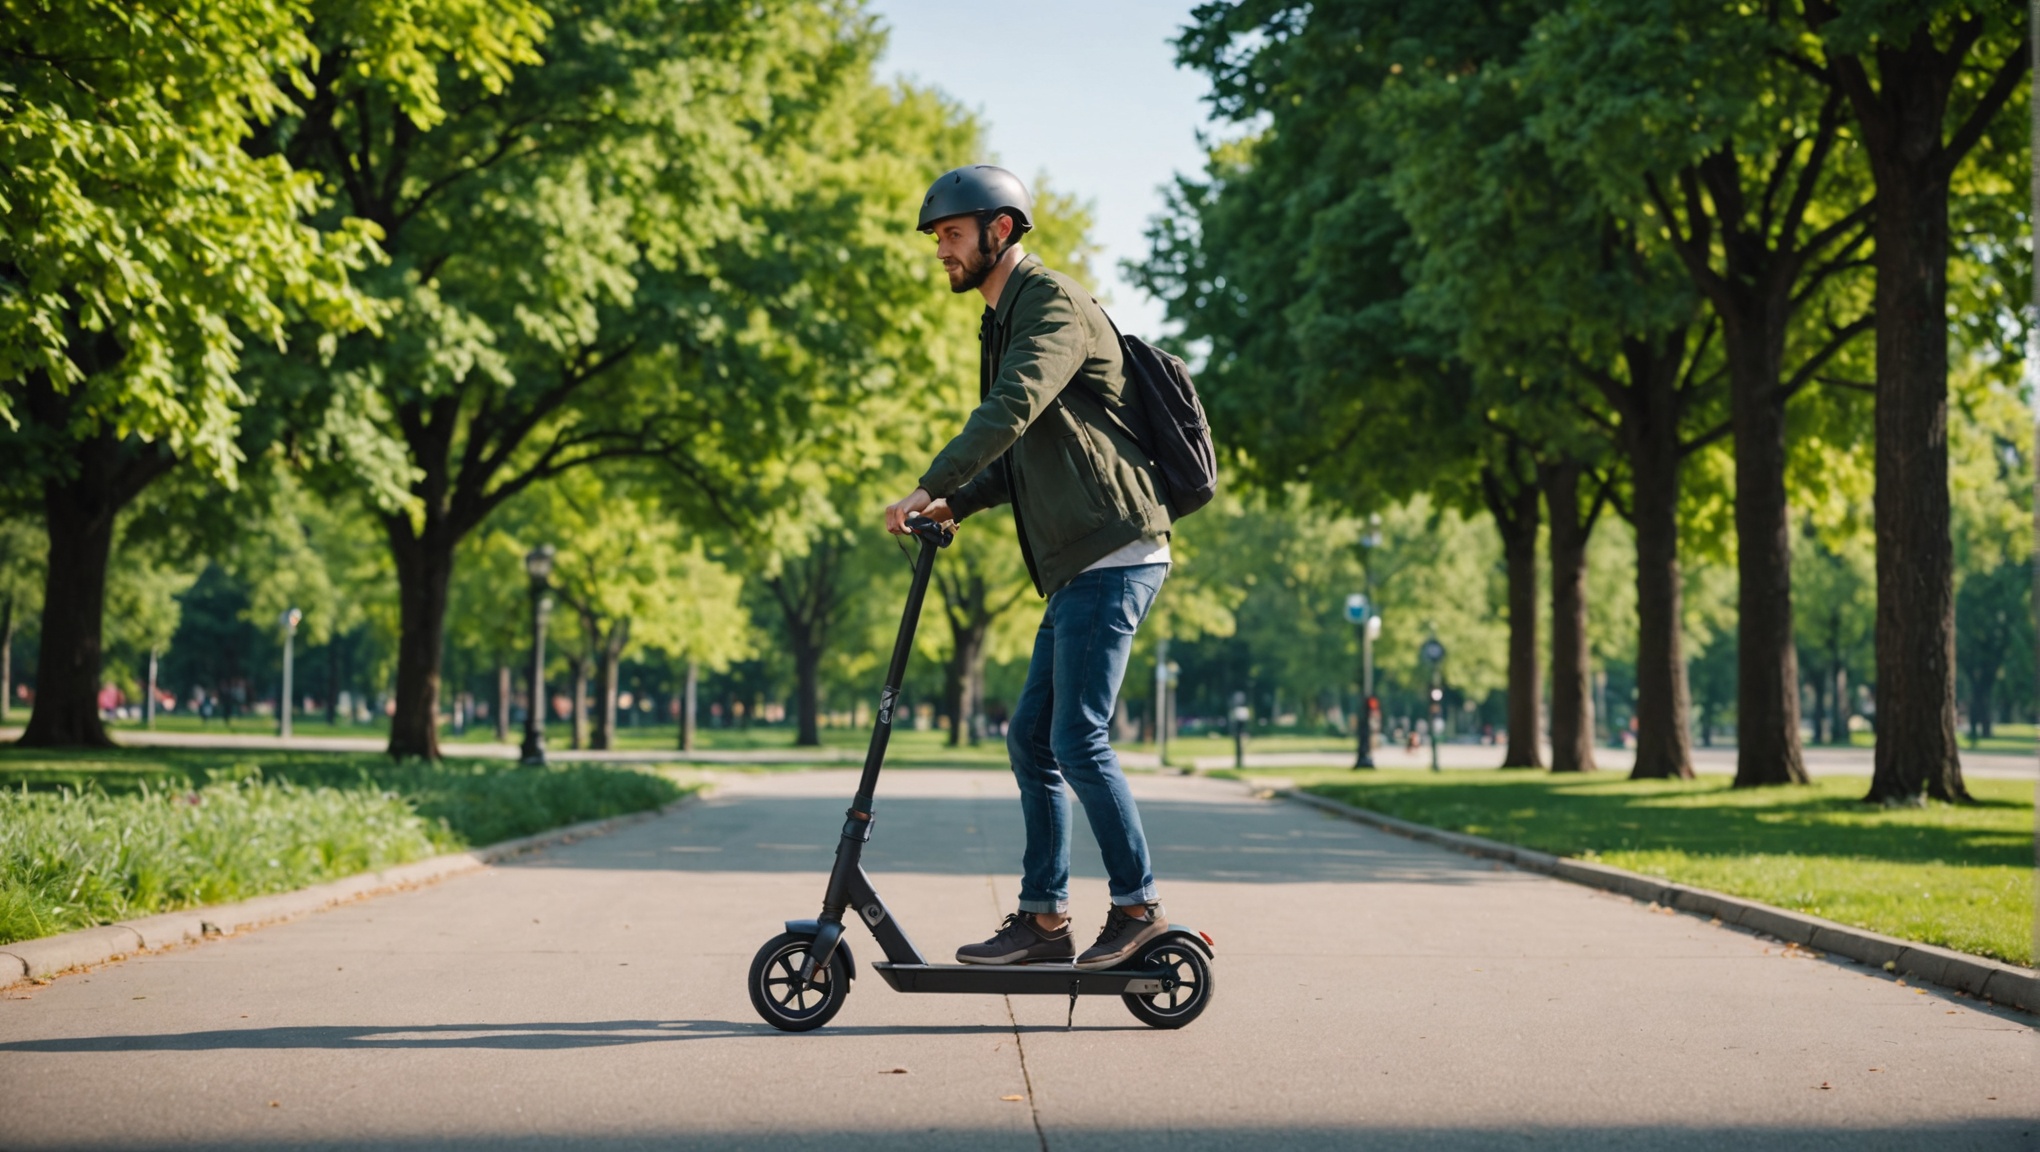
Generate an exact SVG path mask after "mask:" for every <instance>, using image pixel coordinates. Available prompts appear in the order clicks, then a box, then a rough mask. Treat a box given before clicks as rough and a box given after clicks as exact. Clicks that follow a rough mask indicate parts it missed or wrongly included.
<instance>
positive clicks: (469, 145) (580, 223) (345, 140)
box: [277, 0, 899, 756]
mask: <svg viewBox="0 0 2040 1152" xmlns="http://www.w3.org/2000/svg"><path fill="white" fill-rule="evenodd" d="M558 15H559V17H560V19H559V20H558V21H557V26H556V27H555V29H554V32H553V34H552V36H551V38H550V39H549V40H548V41H547V42H546V46H545V51H546V62H545V63H544V65H543V66H541V67H533V68H526V69H523V70H521V71H519V72H517V73H516V74H515V76H514V77H513V78H512V79H511V81H510V82H509V83H508V84H507V85H506V86H504V88H503V90H502V92H501V93H500V94H491V93H489V92H486V91H483V90H481V89H480V88H478V87H477V86H476V85H474V84H473V83H472V82H470V81H466V80H464V79H463V78H462V77H461V76H460V75H459V74H458V73H457V72H456V71H454V70H452V69H451V68H449V70H448V72H447V74H446V75H445V76H444V77H443V78H442V80H443V82H444V83H445V84H446V85H447V86H448V88H449V89H450V90H456V91H459V92H460V93H461V94H462V100H461V101H460V102H459V103H458V104H457V106H456V107H455V110H454V111H453V113H452V114H451V115H449V116H448V117H447V118H446V119H445V120H444V121H443V122H442V123H439V124H437V125H436V126H433V125H425V124H421V123H418V122H417V121H416V120H415V118H413V117H411V116H409V115H407V114H406V113H405V110H404V109H403V108H401V107H397V106H393V105H392V102H391V100H390V99H389V98H388V97H387V95H386V94H385V93H383V92H381V91H379V90H377V89H375V88H373V87H367V88H364V87H363V86H362V85H360V84H359V83H358V82H357V81H356V79H355V77H354V74H353V71H352V69H351V68H350V67H349V65H348V51H347V49H346V47H345V46H344V45H342V46H335V47H333V48H332V49H331V50H330V51H329V53H328V55H327V56H326V57H325V58H324V59H325V61H326V64H325V66H324V67H322V70H321V72H320V73H319V75H318V76H317V77H316V78H315V79H316V80H317V88H316V91H315V93H314V94H313V95H312V97H311V98H310V99H309V101H308V107H309V109H310V113H309V114H308V115H307V117H306V118H305V119H304V120H303V121H302V122H301V123H300V124H298V125H296V126H295V130H294V131H293V132H291V133H289V134H285V135H282V136H280V138H279V139H278V141H277V145H278V146H279V147H281V148H283V149H284V150H285V152H286V154H288V155H290V156H292V157H293V158H294V159H295V160H296V161H297V162H299V163H301V164H303V165H308V166H316V167H317V168H318V169H319V170H320V171H321V172H323V173H324V174H325V175H326V177H327V178H328V179H329V180H330V181H332V183H333V184H334V186H336V187H338V188H340V189H341V190H342V193H343V198H344V202H345V203H346V204H347V206H348V208H349V210H350V211H352V212H354V213H355V214H357V215H359V216H362V217H363V218H366V219H369V220H371V221H374V222H375V223H376V224H377V226H378V227H379V229H380V230H381V239H380V241H379V243H380V245H381V247H382V250H383V251H384V253H385V254H386V256H387V258H388V262H389V267H388V268H387V270H385V271H384V272H382V273H381V274H379V275H378V276H377V278H376V282H375V289H376V292H377V294H378V296H379V297H380V298H381V299H383V300H385V301H386V302H388V304H389V306H390V308H391V309H392V311H393V313H394V314H393V317H392V319H391V320H390V321H388V322H387V323H386V324H385V325H384V326H383V329H382V331H381V333H380V334H377V335H373V336H361V337H356V338H354V339H351V340H349V341H347V342H345V343H344V344H343V346H342V348H341V352H340V355H339V358H338V362H337V363H338V366H339V371H336V372H333V373H329V374H327V377H326V380H325V384H326V388H325V390H324V391H323V392H321V393H320V396H321V397H322V398H323V402H324V405H325V407H324V408H323V409H320V410H319V411H320V412H321V413H322V415H321V418H322V419H323V418H325V416H330V415H332V414H335V413H340V414H347V413H352V414H354V415H353V416H352V419H353V423H352V424H349V425H347V429H348V430H349V431H350V433H351V434H352V436H353V439H352V440H351V441H348V442H345V443H342V442H340V441H341V438H340V437H338V436H337V435H336V436H335V437H333V440H334V446H335V447H336V448H337V449H339V450H340V454H341V455H342V456H343V457H344V458H345V459H346V461H347V462H348V463H349V464H350V465H351V466H353V467H354V468H355V469H356V470H357V471H359V472H364V473H369V474H371V478H375V477H378V476H379V477H382V484H383V490H382V492H381V495H382V496H383V497H384V504H383V507H382V513H381V515H382V520H383V524H384V528H385V534H386V536H387V538H388V543H389V547H390V549H391V554H392V556H393V558H394V560H395V562H396V570H397V577H398V584H399V589H400V602H401V608H402V615H403V628H402V637H401V640H400V645H399V653H398V662H397V687H396V709H397V710H396V714H395V716H394V717H393V720H392V727H391V735H390V746H389V747H390V752H391V753H392V754H393V755H423V756H431V755H435V754H436V751H437V732H436V727H435V717H436V714H437V698H438V692H439V659H440V649H441V646H442V642H443V638H444V624H445V610H446V603H447V596H448V589H449V586H450V580H451V573H452V570H453V564H454V557H455V554H456V553H455V550H456V547H457V545H458V543H459V542H460V540H461V539H463V538H464V537H465V536H466V535H467V534H468V533H470V532H472V531H473V530H475V529H476V528H477V527H478V526H480V525H481V524H482V523H483V521H484V520H485V519H486V518H487V517H488V516H489V514H490V513H491V512H492V511H494V510H495V509H496V508H497V507H499V506H500V505H502V504H503V503H504V502H505V501H507V500H509V499H511V498H512V497H514V496H516V495H517V494H518V493H519V492H521V491H524V490H525V489H527V488H529V487H531V486H533V485H534V484H538V483H542V482H544V481H547V480H550V479H552V478H554V477H558V476H560V475H563V474H565V473H567V472H570V471H572V470H574V469H577V468H580V467H583V466H587V465H591V464H595V463H598V462H601V461H604V460H615V459H624V458H632V457H656V458H660V459H662V460H664V461H666V462H667V463H668V464H669V465H670V466H671V467H672V468H673V469H675V470H676V472H678V473H680V474H682V475H685V476H687V477H689V478H690V479H692V480H694V481H696V482H701V483H707V482H710V481H712V480H714V479H716V478H721V477H727V476H730V475H732V474H735V473H737V472H738V471H740V470H742V469H745V468H756V467H761V466H764V465H765V464H767V463H768V462H769V461H770V460H772V459H774V458H776V457H777V456H778V455H779V454H780V453H782V452H784V451H786V450H787V448H788V445H789V442H790V441H791V440H794V439H797V438H798V434H799V432H800V431H801V430H802V429H804V428H805V427H807V426H808V425H809V424H810V423H811V422H813V421H815V420H817V419H821V418H824V417H822V416H821V415H820V413H822V412H825V411H827V410H828V408H829V405H831V404H834V403H841V402H842V401H843V400H844V399H845V397H846V396H847V395H849V394H851V393H853V392H854V391H855V386H856V383H857V382H859V381H860V379H862V378H860V377H859V376H858V375H857V374H856V373H855V372H845V373H844V376H846V377H848V379H847V380H842V379H835V378H831V377H828V376H826V375H825V374H822V373H819V372H815V373H809V374H807V375H805V376H796V375H794V374H788V373H780V372H770V371H766V372H761V371H757V370H756V369H757V368H759V367H763V366H771V367H778V366H782V365H784V364H785V363H787V362H789V361H796V362H797V361H800V360H802V359H804V358H807V357H809V356H812V355H813V354H814V352H813V349H812V344H811V342H812V341H813V340H815V339H816V338H817V336H818V334H819V335H827V334H829V333H831V332H833V331H834V330H835V329H836V328H838V327H840V323H841V317H840V316H839V315H837V314H832V313H829V312H827V311H826V310H825V308H826V305H825V303H824V302H823V298H822V297H823V294H822V293H819V292H818V289H820V288H822V287H823V285H822V283H821V280H822V277H821V276H820V275H819V274H816V275H810V276H804V275H801V274H799V273H800V272H807V271H810V270H813V269H814V268H815V261H816V260H818V259H820V258H822V257H823V256H824V255H826V257H827V258H828V259H829V260H830V261H832V274H833V275H834V276H835V277H837V278H838V280H839V281H849V280H854V279H855V278H856V277H857V276H858V275H860V274H861V273H863V272H864V271H866V270H867V267H868V265H867V259H868V253H869V251H870V249H871V247H872V246H873V244H874V243H875V242H877V241H878V239H879V238H877V237H874V236H873V235H872V234H871V232H870V230H869V229H868V228H867V227H866V226H865V224H864V220H863V218H862V217H861V216H860V214H859V211H860V208H861V203H862V202H861V201H860V200H859V199H858V198H857V197H858V196H859V195H861V194H862V193H865V192H867V191H868V189H867V188H863V187H849V186H845V182H844V181H841V180H837V181H833V182H830V181H825V180H822V179H820V177H821V176H823V175H826V173H825V172H824V171H823V169H825V168H826V166H827V164H828V163H830V162H832V161H833V159H834V156H833V154H832V153H831V149H840V148H841V147H842V146H843V145H844V144H845V140H846V135H847V139H848V141H849V143H850V144H852V145H856V144H860V143H862V142H861V141H858V140H857V138H856V137H855V134H854V132H853V131H851V130H850V128H849V127H847V126H849V125H852V124H854V122H855V116H854V113H855V112H857V111H858V110H860V109H863V108H866V107H868V106H869V104H870V102H871V101H872V100H874V99H877V98H882V97H884V96H885V95H886V94H885V93H883V92H882V91H880V90H878V89H876V88H875V86H874V85H873V84H872V83H871V81H870V77H869V73H870V70H871V61H872V57H873V56H874V55H875V53H876V51H877V46H878V41H877V38H876V35H875V33H874V32H873V31H872V29H871V25H870V21H869V19H868V18H865V17H862V16H859V15H854V14H850V13H846V12H845V11H843V10H841V9H840V8H839V7H837V6H835V5H833V4H828V3H821V2H818V0H817V2H810V0H775V2H773V3H768V4H764V5H755V4H748V3H736V2H734V0H731V2H723V0H717V2H713V3H700V4H689V5H680V6H675V5H665V4H658V3H653V2H651V0H607V2H605V3H602V4H599V5H596V6H594V7H592V8H591V7H590V6H589V5H587V4H585V3H583V4H575V5H571V6H568V5H564V4H562V5H560V6H559V13H558ZM875 93H876V95H874V94H875ZM889 142H890V141H888V143H889ZM873 147H875V146H873ZM886 207H887V208H888V209H890V210H893V211H898V210H899V209H898V208H897V206H895V205H887V206H886ZM876 210H877V209H876V207H874V208H873V209H872V211H876ZM797 222H805V223H806V224H808V226H809V228H810V231H809V232H808V233H807V234H806V236H805V239H806V240H807V242H808V243H810V244H811V245H812V244H813V242H814V241H815V240H818V239H819V237H820V234H821V233H822V232H824V231H825V230H826V231H827V234H828V236H829V240H830V243H829V246H828V248H827V249H826V251H825V252H819V251H813V250H809V251H796V250H795V244H794V242H793V241H792V240H791V239H790V238H789V236H788V235H787V225H789V224H790V223H797ZM886 242H891V241H890V240H888V241H886ZM790 272H791V273H793V274H789V273H790ZM837 287H839V288H841V287H842V285H841V284H839V285H837ZM817 379H819V380H820V382H821V383H822V384H823V387H822V388H820V389H813V388H812V387H810V386H811V385H812V384H813V383H815V381H816V380H817ZM392 497H394V498H392Z"/></svg>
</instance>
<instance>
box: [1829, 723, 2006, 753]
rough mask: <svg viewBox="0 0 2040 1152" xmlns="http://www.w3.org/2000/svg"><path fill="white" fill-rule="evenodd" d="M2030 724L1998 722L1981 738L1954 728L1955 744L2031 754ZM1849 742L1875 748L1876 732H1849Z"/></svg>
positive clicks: (1973, 749)
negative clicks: (1971, 737)
mask: <svg viewBox="0 0 2040 1152" xmlns="http://www.w3.org/2000/svg"><path fill="white" fill-rule="evenodd" d="M2033 728H2034V726H2033V725H2031V724H1999V725H1997V727H1996V730H1995V731H1993V732H1992V733H1991V734H1990V735H1988V736H1985V737H1984V738H1983V739H1981V740H1972V739H1970V738H1969V729H1968V728H1967V727H1963V728H1959V729H1957V730H1956V736H1957V740H1956V744H1957V745H1958V746H1959V747H1960V748H1961V750H1962V751H1964V752H1980V753H1983V754H1985V755H1989V756H2031V755H2033V754H2034V753H2035V752H2036V751H2040V744H2036V742H2035V739H2034V734H2033ZM1849 743H1850V744H1851V745H1853V746H1854V747H1857V748H1875V747H1876V746H1877V734H1876V733H1874V732H1851V733H1849Z"/></svg>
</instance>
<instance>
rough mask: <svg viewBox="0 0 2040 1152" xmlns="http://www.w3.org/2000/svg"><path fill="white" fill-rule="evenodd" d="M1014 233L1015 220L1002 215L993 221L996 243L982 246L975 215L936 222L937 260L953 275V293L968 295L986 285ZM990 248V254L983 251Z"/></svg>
mask: <svg viewBox="0 0 2040 1152" xmlns="http://www.w3.org/2000/svg"><path fill="white" fill-rule="evenodd" d="M1012 230H1013V219H1012V217H1010V216H1007V215H1005V214H1004V213H1000V214H999V216H998V217H997V218H996V219H994V220H993V221H992V241H993V242H992V243H991V244H990V245H980V244H979V243H978V222H977V218H976V217H975V216H951V217H949V218H947V219H945V220H937V221H936V222H935V258H936V259H937V260H940V261H942V267H943V269H944V270H945V271H947V272H948V273H949V290H950V291H951V292H968V291H970V290H971V289H973V288H976V287H977V286H978V285H980V284H983V283H984V282H985V277H987V276H989V275H991V272H992V265H994V264H996V263H998V262H999V257H998V253H999V252H1000V251H1001V250H1002V246H1003V245H1004V243H1005V240H1006V235H1007V234H1008V233H1010V232H1011V231H1012ZM985 247H989V248H990V249H991V252H990V253H987V252H985V251H983V250H982V249H983V248H985Z"/></svg>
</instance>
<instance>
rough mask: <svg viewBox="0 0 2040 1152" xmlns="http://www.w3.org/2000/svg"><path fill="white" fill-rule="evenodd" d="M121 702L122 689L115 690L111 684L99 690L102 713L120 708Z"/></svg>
mask: <svg viewBox="0 0 2040 1152" xmlns="http://www.w3.org/2000/svg"><path fill="white" fill-rule="evenodd" d="M121 700H122V696H121V694H120V689H118V688H115V687H114V686H113V685H111V684H108V685H106V686H104V687H102V688H101V689H100V690H99V710H100V711H101V712H111V711H113V710H114V709H115V708H118V707H120V705H121Z"/></svg>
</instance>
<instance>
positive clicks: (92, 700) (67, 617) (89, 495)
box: [19, 477, 119, 748]
mask: <svg viewBox="0 0 2040 1152" xmlns="http://www.w3.org/2000/svg"><path fill="white" fill-rule="evenodd" d="M99 487H100V485H98V484H94V483H93V482H92V481H91V480H90V479H88V478H85V477H80V478H78V479H74V480H71V481H69V482H64V481H57V480H51V481H49V482H47V483H46V484H45V485H44V486H43V491H44V500H43V507H44V513H45V520H44V522H45V524H46V525H47V526H48V529H49V540H50V554H49V564H48V566H47V567H46V568H45V570H44V578H43V612H42V643H41V645H40V646H39V647H40V652H39V655H38V658H37V660H36V670H35V707H34V709H33V710H32V711H31V712H30V713H29V717H28V727H27V728H26V729H25V730H24V731H23V732H22V734H21V740H20V741H19V743H20V746H21V747H24V748H111V747H113V746H114V745H113V740H112V738H111V737H109V736H108V735H107V734H106V726H105V724H104V723H103V722H102V721H101V719H100V716H99V674H100V666H101V657H102V653H101V624H102V620H101V617H102V614H103V612H104V608H105V604H106V568H107V562H108V560H109V558H110V557H111V554H112V551H113V524H114V516H115V514H116V513H117V512H118V511H119V506H118V505H116V504H114V503H113V502H112V501H111V500H109V499H108V498H107V494H106V493H104V492H100V491H95V489H97V488H99Z"/></svg>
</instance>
